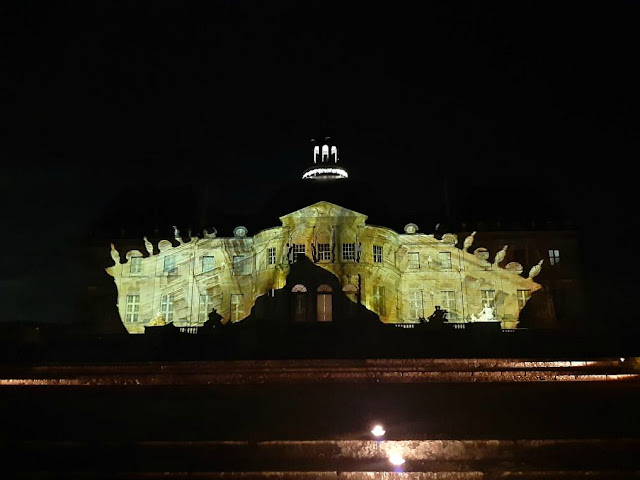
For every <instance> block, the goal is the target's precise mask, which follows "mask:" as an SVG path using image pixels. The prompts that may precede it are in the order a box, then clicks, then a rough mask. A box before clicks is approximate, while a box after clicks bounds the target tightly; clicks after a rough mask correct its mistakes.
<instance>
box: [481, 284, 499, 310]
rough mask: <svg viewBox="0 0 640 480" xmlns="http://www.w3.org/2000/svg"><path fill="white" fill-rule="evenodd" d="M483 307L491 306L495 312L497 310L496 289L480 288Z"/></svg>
mask: <svg viewBox="0 0 640 480" xmlns="http://www.w3.org/2000/svg"><path fill="white" fill-rule="evenodd" d="M480 295H481V298H482V306H483V307H491V308H492V309H493V313H495V311H496V291H495V290H480Z"/></svg>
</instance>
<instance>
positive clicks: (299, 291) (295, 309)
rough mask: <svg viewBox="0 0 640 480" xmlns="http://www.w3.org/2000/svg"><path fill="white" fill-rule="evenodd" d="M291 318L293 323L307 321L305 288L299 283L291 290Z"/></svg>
mask: <svg viewBox="0 0 640 480" xmlns="http://www.w3.org/2000/svg"><path fill="white" fill-rule="evenodd" d="M291 300H292V304H291V316H292V317H293V321H294V322H306V321H307V287H305V286H304V285H302V284H301V283H299V284H297V285H294V287H293V288H292V289H291Z"/></svg>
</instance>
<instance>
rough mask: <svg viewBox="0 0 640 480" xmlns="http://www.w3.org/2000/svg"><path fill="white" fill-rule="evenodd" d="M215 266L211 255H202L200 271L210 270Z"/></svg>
mask: <svg viewBox="0 0 640 480" xmlns="http://www.w3.org/2000/svg"><path fill="white" fill-rule="evenodd" d="M214 268H215V262H214V261H213V256H205V257H202V273H206V272H210V271H211V270H213V269H214Z"/></svg>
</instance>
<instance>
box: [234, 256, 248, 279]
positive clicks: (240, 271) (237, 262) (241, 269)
mask: <svg viewBox="0 0 640 480" xmlns="http://www.w3.org/2000/svg"><path fill="white" fill-rule="evenodd" d="M250 261H251V257H247V256H245V255H234V256H233V274H234V275H248V274H250V273H251V264H250V263H249V262H250Z"/></svg>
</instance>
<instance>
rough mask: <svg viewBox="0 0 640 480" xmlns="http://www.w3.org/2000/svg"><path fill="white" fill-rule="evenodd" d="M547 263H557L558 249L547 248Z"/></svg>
mask: <svg viewBox="0 0 640 480" xmlns="http://www.w3.org/2000/svg"><path fill="white" fill-rule="evenodd" d="M549 263H551V265H558V264H559V263H560V250H549ZM569 263H571V262H569Z"/></svg>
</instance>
